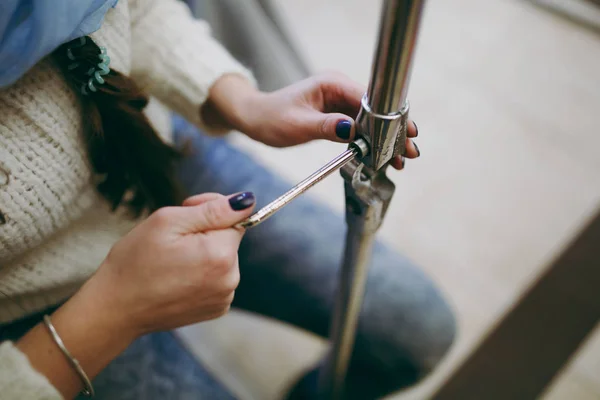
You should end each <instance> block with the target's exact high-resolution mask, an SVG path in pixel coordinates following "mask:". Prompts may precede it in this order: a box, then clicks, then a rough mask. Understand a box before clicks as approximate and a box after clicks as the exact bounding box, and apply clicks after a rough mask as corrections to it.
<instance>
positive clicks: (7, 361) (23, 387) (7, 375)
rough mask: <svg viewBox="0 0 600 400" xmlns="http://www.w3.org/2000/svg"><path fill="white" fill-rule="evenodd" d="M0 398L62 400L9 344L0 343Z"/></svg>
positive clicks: (23, 356)
mask: <svg viewBox="0 0 600 400" xmlns="http://www.w3.org/2000/svg"><path fill="white" fill-rule="evenodd" d="M0 393H1V395H0V397H1V398H2V400H21V399H28V400H62V398H63V397H62V396H61V395H60V393H58V391H57V390H56V389H55V388H54V386H52V384H51V383H50V382H49V381H48V379H46V377H45V376H43V375H42V374H40V373H38V372H37V371H36V370H35V369H33V367H32V366H31V364H30V363H29V360H28V359H27V356H26V355H25V354H23V353H21V352H20V351H19V350H18V349H17V348H16V347H15V346H14V345H13V344H12V343H11V342H3V343H0Z"/></svg>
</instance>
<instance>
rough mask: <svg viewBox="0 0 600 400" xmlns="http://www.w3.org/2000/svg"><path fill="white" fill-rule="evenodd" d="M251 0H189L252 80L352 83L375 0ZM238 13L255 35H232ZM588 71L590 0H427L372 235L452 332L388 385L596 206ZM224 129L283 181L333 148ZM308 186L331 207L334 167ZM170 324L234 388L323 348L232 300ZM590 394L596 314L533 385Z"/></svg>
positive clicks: (465, 339)
mask: <svg viewBox="0 0 600 400" xmlns="http://www.w3.org/2000/svg"><path fill="white" fill-rule="evenodd" d="M217 3H218V5H216V4H217ZM255 3H256V2H255V1H246V0H244V1H226V0H222V1H219V2H217V1H206V2H203V1H195V2H194V4H193V6H194V10H195V11H196V12H197V13H198V15H202V16H204V17H206V18H207V19H209V20H211V22H212V23H213V25H214V27H215V32H216V34H217V36H219V37H221V38H222V39H223V41H224V42H225V43H226V44H227V45H228V46H229V48H230V49H231V50H232V51H233V52H234V53H236V55H238V56H239V57H240V58H242V59H243V60H244V62H246V63H248V64H249V65H251V66H252V67H253V68H255V69H256V70H257V76H258V78H259V80H260V81H261V86H263V88H265V89H267V90H271V89H275V88H277V87H280V86H282V85H284V84H287V83H289V82H291V81H294V80H297V79H301V78H302V77H303V76H305V75H306V74H307V73H309V72H318V71H322V70H331V69H334V70H338V71H341V72H343V73H345V74H347V75H349V76H350V77H351V78H353V79H355V80H357V81H359V82H362V83H364V84H365V85H366V83H367V81H368V78H369V74H370V68H371V60H372V56H373V50H374V46H375V40H376V34H377V27H378V19H379V11H380V4H381V2H380V1H375V0H271V1H259V2H258V3H261V4H262V5H263V7H256V4H255ZM594 3H596V5H594ZM265 5H266V8H265V7H264V6H265ZM232 18H233V19H234V20H235V22H236V23H232V22H231V19H232ZM250 20H253V21H250ZM244 21H246V22H244ZM257 21H258V23H257ZM245 23H248V26H246V27H244V26H243V25H244V24H245ZM256 26H258V27H259V28H256ZM236 27H237V28H236ZM238 28H239V29H242V28H244V29H251V30H254V32H255V35H249V36H248V35H242V36H244V39H243V40H242V39H241V38H240V32H239V31H236V29H238ZM257 29H258V30H257ZM599 74H600V7H599V6H598V4H597V2H595V1H583V0H581V1H576V0H555V1H552V0H540V1H524V0H487V1H480V0H430V1H429V2H428V3H427V5H426V9H425V15H424V20H423V23H422V25H421V35H420V37H419V41H418V47H417V52H416V59H415V63H414V68H413V76H412V82H411V86H410V91H409V99H410V101H411V117H412V118H413V119H414V120H415V121H416V122H417V123H418V125H419V132H420V135H419V138H418V144H419V148H420V149H421V151H422V156H421V157H420V159H418V160H416V161H410V162H408V163H407V168H406V169H405V171H403V172H393V173H390V175H391V177H392V179H393V180H394V181H395V183H396V185H397V190H396V195H395V197H394V199H393V202H392V205H391V207H390V210H389V212H388V215H387V217H386V219H385V223H384V226H383V228H382V229H381V230H380V232H379V237H380V238H381V239H382V240H384V241H386V242H387V243H389V244H390V245H391V246H393V247H395V248H396V249H397V250H399V251H401V252H403V253H404V254H406V255H407V256H408V257H410V258H412V259H413V260H414V261H415V262H416V263H417V264H419V265H420V266H421V267H422V268H423V269H424V270H425V271H427V272H428V274H429V275H430V276H431V278H432V279H433V280H434V281H435V282H436V283H437V285H438V286H439V287H440V288H441V289H442V290H443V292H444V293H445V294H446V296H447V298H448V299H449V300H450V302H451V303H452V306H453V307H454V309H455V312H456V315H457V319H458V323H459V336H458V338H457V341H456V343H455V345H454V347H453V349H452V351H451V353H450V354H449V356H448V357H447V359H446V360H445V361H444V362H443V364H442V365H441V366H440V367H439V368H438V369H437V370H436V371H435V373H434V374H432V375H431V376H430V377H429V378H427V379H426V380H425V381H423V382H422V383H421V384H420V385H418V386H417V387H415V388H413V389H410V390H407V391H405V392H403V393H400V394H397V395H395V396H393V397H392V398H394V399H425V398H427V397H428V395H430V394H431V393H432V392H433V391H435V389H436V388H437V387H438V386H439V385H440V384H441V383H442V382H443V381H444V379H445V378H446V377H447V376H448V375H449V374H450V373H451V372H452V370H453V369H454V368H456V366H457V365H459V364H460V362H461V360H463V359H464V357H465V356H466V355H467V354H468V352H469V351H470V350H472V348H473V346H474V345H475V344H476V343H477V342H478V340H480V338H481V337H482V336H483V335H484V334H485V333H486V332H487V331H488V330H489V329H490V328H491V327H492V325H493V323H494V322H495V321H497V320H498V318H499V317H501V316H502V314H503V313H504V312H505V311H506V310H507V308H509V307H510V306H511V305H512V304H513V303H514V302H515V301H516V300H517V298H518V296H519V295H520V294H521V293H522V292H523V290H524V289H525V288H527V287H528V286H529V285H530V284H531V283H532V282H534V281H535V279H536V277H538V276H539V274H540V273H541V272H542V271H543V270H544V267H546V266H547V264H548V263H549V262H550V261H551V260H552V259H553V257H554V256H556V255H557V254H558V253H559V252H560V251H561V250H562V249H563V248H564V246H565V245H566V243H567V242H568V241H569V240H570V239H571V237H572V236H573V235H574V233H575V232H577V231H578V230H579V229H580V227H581V226H582V224H583V223H584V222H585V221H586V219H588V218H589V216H590V213H592V212H593V211H594V210H595V209H596V207H597V206H598V204H599V202H600V184H599V183H600V177H599V175H600V172H599V171H600V155H599V152H598V148H599V147H600V75H599ZM231 139H232V140H233V141H234V142H235V143H236V144H237V145H239V146H240V147H243V148H245V149H247V150H248V151H249V152H250V153H251V154H253V155H254V157H255V158H256V159H258V160H260V161H261V162H262V163H264V164H265V165H267V166H270V167H272V168H276V169H277V170H278V171H280V172H281V173H282V174H283V175H284V176H285V177H287V178H288V179H289V180H290V182H291V183H295V182H296V181H299V180H301V179H303V178H304V177H306V176H307V175H309V174H310V173H312V172H313V171H314V170H316V169H317V168H319V167H320V166H322V165H323V164H324V163H325V162H327V161H328V160H329V159H331V158H332V157H333V156H335V155H337V154H338V153H339V152H340V151H342V150H343V146H341V145H339V144H332V143H325V142H318V143H311V144H308V145H304V146H299V147H294V148H291V149H284V150H281V149H279V150H278V149H271V148H268V147H265V146H262V145H260V144H256V143H252V142H249V141H248V140H246V139H245V138H244V137H242V136H235V135H234V136H232V138H231ZM258 195H260V193H259V194H258ZM307 195H308V196H312V197H313V198H315V199H316V200H317V201H321V202H324V203H327V204H328V205H330V206H331V207H332V208H334V209H335V210H338V211H340V212H341V211H342V210H343V199H344V196H343V188H342V179H341V177H340V176H339V175H338V174H335V175H333V176H332V177H330V178H328V179H327V180H326V181H324V182H322V183H321V184H319V185H318V186H317V187H316V188H315V189H313V190H312V191H311V192H310V193H309V194H307ZM275 218H276V217H275ZM599 267H600V266H599ZM599 292H600V289H599ZM182 334H183V335H184V337H185V338H186V340H188V343H189V344H190V346H191V347H192V348H193V350H194V351H195V352H196V354H197V355H198V356H199V357H200V358H201V359H202V360H204V361H205V362H206V364H207V365H208V367H209V368H210V369H212V371H213V372H215V374H217V375H218V377H219V378H220V379H221V380H222V381H223V382H225V383H226V384H227V385H228V386H229V387H230V388H231V389H232V390H233V391H234V392H235V393H236V394H237V395H238V396H239V397H240V399H257V400H270V399H277V398H278V396H280V395H281V392H282V390H283V389H284V388H286V387H287V386H288V385H289V384H290V382H291V380H293V379H295V378H296V377H297V375H298V374H299V373H300V372H301V371H303V370H304V369H305V368H308V367H309V366H311V365H312V364H313V363H314V362H315V361H316V360H317V359H318V358H319V357H320V355H321V354H322V351H323V350H324V348H325V347H324V342H323V341H322V340H321V339H319V338H316V337H313V336H310V335H308V334H306V333H305V332H301V331H298V330H295V329H293V328H290V327H288V326H285V325H282V324H279V323H276V322H273V321H269V320H265V319H263V318H260V317H257V316H254V315H249V314H244V313H240V312H235V311H234V312H232V313H231V315H229V316H227V317H225V318H223V319H220V320H218V321H214V322H209V323H204V324H201V325H197V326H192V327H188V328H185V329H184V330H183V331H182ZM599 398H600V330H598V329H597V332H595V334H593V335H591V338H590V339H589V340H588V341H587V342H586V343H585V345H584V346H583V347H582V348H581V350H580V351H579V352H578V353H577V354H576V356H575V357H574V359H573V361H572V362H571V363H569V365H567V366H566V367H565V369H564V371H562V373H561V375H560V376H559V379H557V380H556V381H555V382H554V383H553V384H552V386H551V387H550V388H549V390H548V391H547V393H546V394H545V395H544V399H553V400H554V399H581V400H587V399H599Z"/></svg>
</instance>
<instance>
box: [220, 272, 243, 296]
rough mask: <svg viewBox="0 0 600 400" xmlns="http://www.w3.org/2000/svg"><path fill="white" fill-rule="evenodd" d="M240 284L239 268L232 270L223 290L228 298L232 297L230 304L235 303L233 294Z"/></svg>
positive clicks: (224, 282) (227, 276)
mask: <svg viewBox="0 0 600 400" xmlns="http://www.w3.org/2000/svg"><path fill="white" fill-rule="evenodd" d="M239 284H240V272H239V270H238V269H237V268H231V271H230V273H229V274H228V275H226V276H225V278H224V279H223V288H224V290H225V293H227V295H228V296H231V300H230V301H229V303H231V302H232V301H233V293H234V292H235V290H236V289H237V287H238V285H239Z"/></svg>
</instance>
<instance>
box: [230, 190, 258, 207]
mask: <svg viewBox="0 0 600 400" xmlns="http://www.w3.org/2000/svg"><path fill="white" fill-rule="evenodd" d="M255 202H256V198H255V197H254V193H252V192H244V193H240V194H237V195H235V196H233V197H232V198H230V199H229V205H230V206H231V208H232V209H233V210H235V211H240V210H245V209H246V208H248V207H252V205H253V204H254V203H255Z"/></svg>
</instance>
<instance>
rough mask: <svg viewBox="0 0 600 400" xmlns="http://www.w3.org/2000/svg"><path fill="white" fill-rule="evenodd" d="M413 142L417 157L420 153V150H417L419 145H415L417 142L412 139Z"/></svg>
mask: <svg viewBox="0 0 600 400" xmlns="http://www.w3.org/2000/svg"><path fill="white" fill-rule="evenodd" d="M413 144H414V145H415V150H416V151H417V157H419V156H420V155H421V150H419V146H417V144H416V143H415V142H414V141H413Z"/></svg>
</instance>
